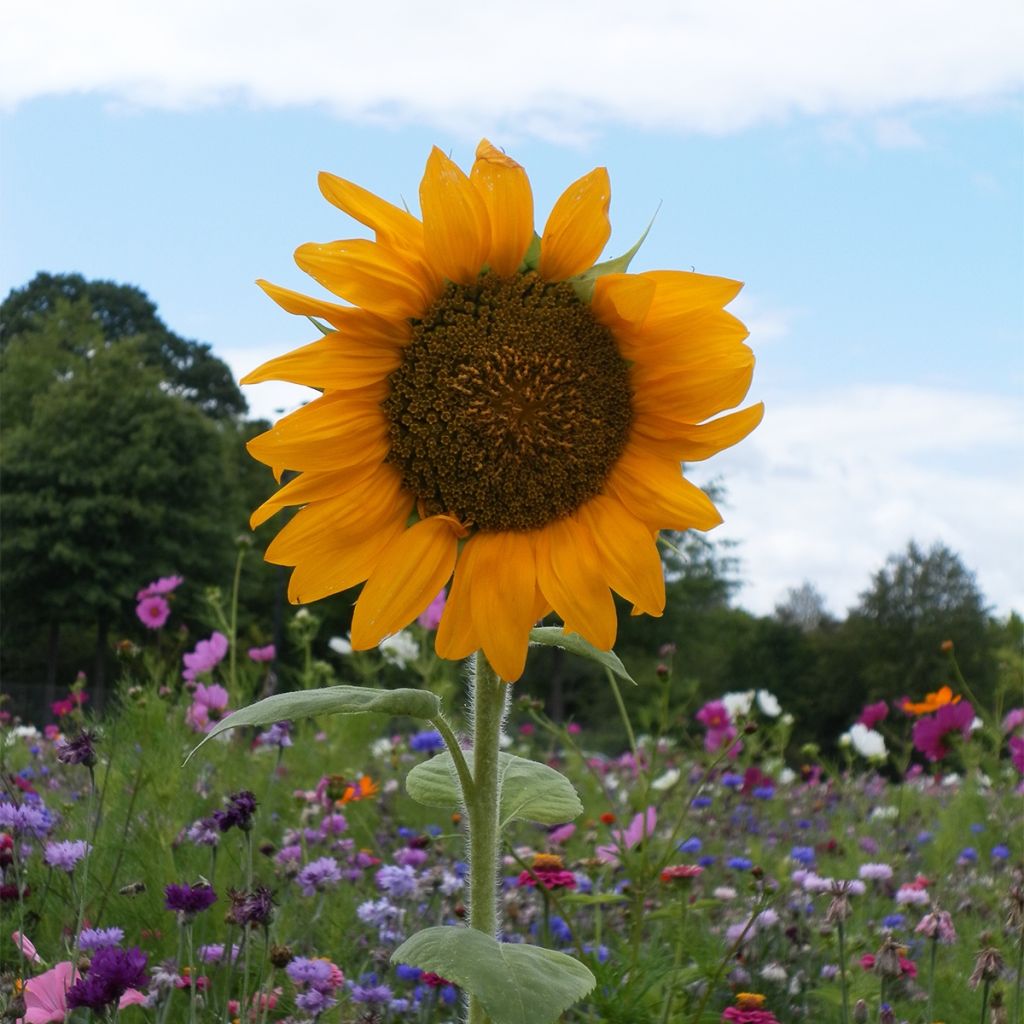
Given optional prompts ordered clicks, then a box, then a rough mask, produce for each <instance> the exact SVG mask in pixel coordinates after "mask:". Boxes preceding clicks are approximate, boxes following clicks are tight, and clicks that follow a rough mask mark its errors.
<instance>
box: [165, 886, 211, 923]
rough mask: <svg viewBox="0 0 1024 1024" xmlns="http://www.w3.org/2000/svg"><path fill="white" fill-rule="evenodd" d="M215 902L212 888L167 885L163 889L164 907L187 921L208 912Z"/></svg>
mask: <svg viewBox="0 0 1024 1024" xmlns="http://www.w3.org/2000/svg"><path fill="white" fill-rule="evenodd" d="M216 902H217V894H216V893H215V892H214V891H213V887H212V886H209V885H206V884H201V885H173V884H172V885H168V886H167V887H166V888H165V889H164V906H165V907H166V908H167V909H168V910H176V911H177V912H178V913H179V914H180V915H181V916H182V918H183V920H186V921H189V920H191V919H192V918H193V917H195V915H196V914H198V913H200V912H201V911H203V910H209V908H210V907H212V906H213V905H214V903H216Z"/></svg>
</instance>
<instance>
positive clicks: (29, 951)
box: [11, 932, 43, 964]
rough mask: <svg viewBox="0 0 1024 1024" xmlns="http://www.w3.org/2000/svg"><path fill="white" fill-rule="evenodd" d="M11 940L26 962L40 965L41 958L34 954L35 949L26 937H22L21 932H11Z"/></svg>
mask: <svg viewBox="0 0 1024 1024" xmlns="http://www.w3.org/2000/svg"><path fill="white" fill-rule="evenodd" d="M11 939H12V940H13V941H14V944H15V946H17V947H18V948H19V949H20V950H21V951H22V952H23V953H24V954H25V959H26V960H31V961H32V963H34V964H41V963H42V962H43V958H42V957H41V956H40V955H39V954H38V953H37V952H36V947H35V946H34V945H32V940H31V939H30V938H29V937H28V936H27V935H22V934H21V932H11Z"/></svg>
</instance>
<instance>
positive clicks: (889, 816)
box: [871, 804, 900, 821]
mask: <svg viewBox="0 0 1024 1024" xmlns="http://www.w3.org/2000/svg"><path fill="white" fill-rule="evenodd" d="M899 816H900V809H899V808H898V807H893V806H892V805H891V804H890V805H889V806H888V807H875V808H874V809H873V810H872V811H871V818H872V820H873V821H893V820H895V819H896V818H898V817H899Z"/></svg>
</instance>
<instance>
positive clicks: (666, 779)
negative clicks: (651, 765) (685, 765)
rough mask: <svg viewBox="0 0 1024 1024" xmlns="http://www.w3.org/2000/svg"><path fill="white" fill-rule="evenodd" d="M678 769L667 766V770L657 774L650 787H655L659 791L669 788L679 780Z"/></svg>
mask: <svg viewBox="0 0 1024 1024" xmlns="http://www.w3.org/2000/svg"><path fill="white" fill-rule="evenodd" d="M679 775H680V772H679V769H678V768H669V770H668V771H667V772H664V773H663V774H661V775H659V776H658V777H657V778H656V779H654V780H653V781H652V782H651V789H657V790H659V791H661V790H666V789H671V788H672V787H673V786H674V785H675V784H676V783H677V782H678V781H679Z"/></svg>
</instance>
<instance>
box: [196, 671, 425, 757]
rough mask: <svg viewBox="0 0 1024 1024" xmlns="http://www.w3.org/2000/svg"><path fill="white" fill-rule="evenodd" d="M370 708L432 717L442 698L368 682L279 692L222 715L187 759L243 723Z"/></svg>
mask: <svg viewBox="0 0 1024 1024" xmlns="http://www.w3.org/2000/svg"><path fill="white" fill-rule="evenodd" d="M369 712H376V713H378V714H382V715H408V716H409V717H410V718H425V719H427V720H428V721H429V720H430V719H432V718H436V717H437V716H438V715H439V714H440V712H441V701H440V700H439V699H438V698H437V697H436V696H435V695H434V694H432V693H429V692H428V691H426V690H409V689H400V690H375V689H372V688H371V687H367V686H327V687H324V688H323V689H321V690H297V691H295V692H294V693H275V694H274V695H273V696H272V697H266V698H264V699H263V700H260V701H257V702H256V703H255V704H250V705H249V706H248V707H246V708H239V709H238V710H237V711H233V712H232V713H231V714H230V715H228V716H227V718H224V719H221V721H219V722H218V723H217V724H216V725H215V726H214V727H213V729H211V730H210V732H209V733H208V734H207V735H206V737H205V738H204V739H203V741H202V743H200V744H198V745H197V746H196V748H195V750H193V751H192V753H191V754H189V755H188V758H186V759H185V763H186V764H187V763H188V759H189V758H191V757H192V755H193V754H195V752H196V750H198V749H199V747H201V746H202V745H203V743H206V742H208V741H209V740H212V739H213V737H214V736H219V735H220V734H221V733H222V732H227V730H228V729H237V728H238V727H239V726H240V725H270V724H271V723H273V722H281V721H284V720H286V719H293V718H307V717H309V716H312V715H364V714H367V713H369Z"/></svg>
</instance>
